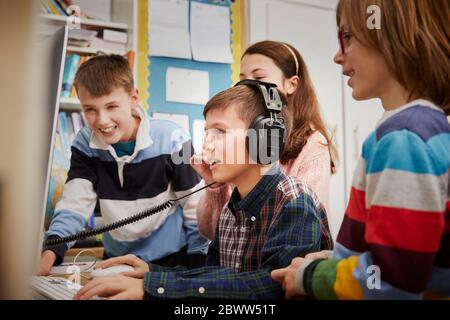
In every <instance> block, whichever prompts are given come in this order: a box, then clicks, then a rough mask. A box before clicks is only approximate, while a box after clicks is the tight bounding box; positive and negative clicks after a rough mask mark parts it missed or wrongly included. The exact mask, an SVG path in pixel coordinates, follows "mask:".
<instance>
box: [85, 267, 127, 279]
mask: <svg viewBox="0 0 450 320" xmlns="http://www.w3.org/2000/svg"><path fill="white" fill-rule="evenodd" d="M132 271H134V268H133V267H132V266H130V265H127V264H117V265H114V266H111V267H109V268H105V269H101V268H99V269H94V270H92V271H91V277H92V278H103V277H114V276H116V275H118V274H121V273H123V272H132Z"/></svg>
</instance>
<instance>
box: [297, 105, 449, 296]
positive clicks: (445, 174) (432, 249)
mask: <svg viewBox="0 0 450 320" xmlns="http://www.w3.org/2000/svg"><path fill="white" fill-rule="evenodd" d="M449 180H450V124H449V123H448V121H447V118H446V116H445V114H444V113H443V111H442V110H441V109H440V108H438V107H436V106H435V105H433V104H432V103H431V102H428V101H424V100H416V101H413V102H411V103H409V104H407V105H405V106H403V107H401V108H398V109H396V110H393V111H389V112H386V113H385V115H384V116H383V118H382V119H381V121H380V122H379V124H378V126H377V128H376V130H375V132H373V133H372V134H371V135H369V137H368V138H367V139H366V141H365V142H364V144H363V150H362V157H361V159H360V161H359V163H358V166H357V168H356V172H355V174H354V180H353V185H352V190H351V194H350V200H349V204H348V207H347V211H346V214H345V217H344V220H343V223H342V226H341V229H340V231H339V235H338V238H337V243H336V245H335V248H334V251H333V255H332V258H331V259H327V260H315V261H310V260H306V261H305V263H304V264H303V265H302V267H301V268H299V270H298V272H297V274H296V287H297V290H298V291H299V292H301V293H306V294H308V295H309V296H312V297H314V298H316V299H424V298H425V299H426V298H446V297H447V298H448V297H450V188H449V184H450V181H449Z"/></svg>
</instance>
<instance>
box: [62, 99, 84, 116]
mask: <svg viewBox="0 0 450 320" xmlns="http://www.w3.org/2000/svg"><path fill="white" fill-rule="evenodd" d="M59 106H60V109H61V110H66V111H78V112H81V106H80V100H78V98H75V97H61V98H60V101H59Z"/></svg>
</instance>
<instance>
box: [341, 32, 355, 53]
mask: <svg viewBox="0 0 450 320" xmlns="http://www.w3.org/2000/svg"><path fill="white" fill-rule="evenodd" d="M352 36H353V34H352V33H351V32H349V31H342V30H339V31H338V39H339V47H340V49H341V52H342V54H345V52H346V51H347V49H348V47H349V45H350V39H351V38H352Z"/></svg>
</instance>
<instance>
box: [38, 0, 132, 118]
mask: <svg viewBox="0 0 450 320" xmlns="http://www.w3.org/2000/svg"><path fill="white" fill-rule="evenodd" d="M74 3H76V1H74ZM80 7H81V11H82V18H81V19H80V26H81V29H83V30H88V31H94V32H96V33H97V34H96V37H98V38H99V39H102V37H103V32H104V30H112V31H118V32H121V33H126V39H127V43H126V44H123V43H122V44H121V45H120V49H115V48H114V45H113V46H112V47H113V48H107V47H104V46H101V47H96V46H95V43H94V42H92V43H90V44H89V45H80V46H78V45H76V44H75V45H74V44H72V43H69V45H68V46H67V55H79V56H80V57H83V56H84V57H85V58H86V57H90V56H95V55H97V54H99V53H106V54H120V55H124V56H125V55H127V53H128V52H130V51H134V52H136V48H137V44H136V43H135V42H136V41H135V39H136V36H135V35H134V30H135V29H136V28H135V25H136V21H135V10H136V8H137V0H110V12H109V15H110V17H111V21H106V20H99V19H88V18H85V17H83V14H84V13H86V14H89V12H83V7H82V6H80ZM38 18H39V21H40V25H41V26H42V28H41V29H40V30H39V31H38V32H39V33H40V34H41V35H42V36H44V37H45V36H46V35H49V34H51V33H52V32H54V30H56V29H58V28H60V27H62V26H64V25H66V24H67V23H68V19H69V17H68V16H63V15H57V14H53V13H40V14H39V15H38ZM70 38H71V31H69V39H70ZM115 47H117V45H116V46H115ZM81 61H82V62H83V58H81ZM135 77H136V75H135ZM60 111H65V112H67V113H71V112H81V106H80V102H79V100H78V99H77V98H76V97H75V96H74V95H73V93H71V94H70V97H61V98H60Z"/></svg>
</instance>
